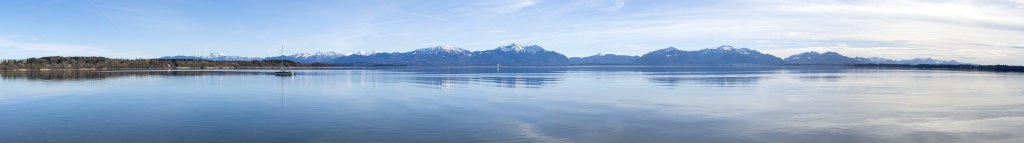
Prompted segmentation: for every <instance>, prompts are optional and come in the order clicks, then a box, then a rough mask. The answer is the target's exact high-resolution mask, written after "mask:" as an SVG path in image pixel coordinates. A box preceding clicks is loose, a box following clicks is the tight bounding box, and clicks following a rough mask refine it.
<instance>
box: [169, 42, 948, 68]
mask: <svg viewBox="0 0 1024 143" xmlns="http://www.w3.org/2000/svg"><path fill="white" fill-rule="evenodd" d="M160 59H202V60H212V61H251V60H290V61H295V62H299V63H326V64H335V65H421V66H445V65H686V66H728V65H852V64H945V65H951V64H966V63H961V62H958V61H954V60H936V59H932V58H915V59H909V60H892V59H885V58H878V57H867V58H865V57H853V58H851V57H847V56H843V55H841V54H839V53H836V52H824V53H819V52H805V53H800V54H796V55H792V56H789V57H787V58H785V59H782V58H779V57H776V56H773V55H770V54H765V53H761V52H759V51H757V50H752V49H748V48H736V47H733V46H728V45H723V46H719V47H715V48H707V49H702V50H697V51H684V50H679V49H676V48H675V47H668V48H665V49H660V50H656V51H652V52H649V53H646V54H643V55H641V56H628V55H615V54H597V55H593V56H587V57H573V58H568V57H566V56H565V55H562V54H560V53H558V52H554V51H548V50H546V49H544V48H543V47H541V46H538V45H529V46H527V45H520V44H516V43H512V44H510V45H505V46H499V47H497V48H494V49H491V50H484V51H469V50H466V49H462V48H459V47H456V46H452V45H441V46H437V47H428V48H421V49H416V50H413V51H409V52H390V53H387V52H360V53H355V54H341V53H335V52H317V53H312V54H310V53H299V54H294V55H288V56H276V57H267V58H258V57H241V56H228V55H224V54H221V53H211V54H209V55H203V56H166V57H161V58H160Z"/></svg>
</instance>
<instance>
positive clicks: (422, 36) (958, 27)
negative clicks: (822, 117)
mask: <svg viewBox="0 0 1024 143" xmlns="http://www.w3.org/2000/svg"><path fill="white" fill-rule="evenodd" d="M0 17H2V18H3V19H4V20H3V21H4V22H0V58H26V57H38V56H50V55H63V56H85V55H88V56H109V57H122V58H155V57H160V56H168V55H200V54H207V53H210V52H222V53H225V54H229V55H239V56H272V55H276V54H277V51H275V49H276V47H278V46H280V45H285V46H287V47H288V51H289V53H295V52H317V51H335V52H341V53H354V52H358V51H386V52H404V51H409V50H413V49H417V48H424V47H432V46H437V45H441V44H453V45H456V46H459V47H461V48H465V49H469V50H486V49H493V48H495V47H497V46H501V45H507V44H509V43H512V42H516V43H522V44H530V45H533V44H536V45H541V46H543V47H545V48H546V49H548V50H554V51H558V52H560V53H563V54H566V55H568V56H587V55H593V54H597V53H614V54H629V55H639V54H643V53H646V52H649V51H653V50H657V49H662V48H665V47H669V46H674V47H676V48H679V49H686V50H696V49H703V48H710V47H717V46H720V45H733V46H737V47H748V48H751V49H755V50H759V51H762V52H765V53H769V54H773V55H776V56H779V57H783V58H785V57H786V56H789V55H792V54H796V53H799V52H806V51H838V52H840V53H843V54H846V55H850V56H878V57H887V58H896V59H905V58H915V57H934V58H941V59H955V60H960V61H967V62H973V63H982V64H1017V65H1019V64H1020V63H1024V58H1021V57H1024V1H1022V0H1007V1H962V0H957V1H943V0H937V1H936V0H924V1H914V0H906V1H904V0H858V1H829V0H813V1H794V0H752V1H730V0H723V1H665V0H578V1H573V0H487V1H477V0H429V1H427V0H417V1H412V0H409V1H401V0H378V1H374V0H352V1H328V0H289V1H258V0H204V1H190V0H146V1H137V0H91V1H90V0H10V1H0Z"/></svg>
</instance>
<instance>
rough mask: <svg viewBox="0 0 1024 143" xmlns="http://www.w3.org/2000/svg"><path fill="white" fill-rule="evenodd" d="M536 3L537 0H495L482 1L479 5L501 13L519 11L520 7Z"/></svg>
mask: <svg viewBox="0 0 1024 143" xmlns="http://www.w3.org/2000/svg"><path fill="white" fill-rule="evenodd" d="M534 4H537V1H536V0H494V1H480V3H477V5H480V6H483V7H484V8H487V9H490V10H491V11H494V12H497V13H500V14H505V13H513V12H517V11H519V10H520V9H523V8H526V7H529V6H533V5H534Z"/></svg>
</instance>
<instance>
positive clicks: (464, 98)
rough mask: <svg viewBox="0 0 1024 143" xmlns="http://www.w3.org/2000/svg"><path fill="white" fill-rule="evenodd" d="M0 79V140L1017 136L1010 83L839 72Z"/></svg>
mask: <svg viewBox="0 0 1024 143" xmlns="http://www.w3.org/2000/svg"><path fill="white" fill-rule="evenodd" d="M267 72H270V71H259V70H223V71H116V72H89V71H80V72H66V71H64V72H61V71H49V72H2V73H0V91H2V94H0V142H635V143H641V142H780V143H792V142H866V143H876V142H971V143H976V142H1024V75H1022V74H1015V73H993V72H969V71H940V70H900V69H863V68H844V67H742V68H739V67H736V68H708V67H502V68H500V69H497V68H494V67H449V68H377V69H357V68H353V69H334V70H299V71H297V72H298V75H296V76H294V77H275V76H273V75H269V74H266V73H267Z"/></svg>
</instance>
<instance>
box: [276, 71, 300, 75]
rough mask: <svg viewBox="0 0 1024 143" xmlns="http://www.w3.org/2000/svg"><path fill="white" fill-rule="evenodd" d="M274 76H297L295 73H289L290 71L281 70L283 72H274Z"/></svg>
mask: <svg viewBox="0 0 1024 143" xmlns="http://www.w3.org/2000/svg"><path fill="white" fill-rule="evenodd" d="M274 75H276V76H293V75H295V72H292V71H288V70H281V71H277V72H274Z"/></svg>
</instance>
